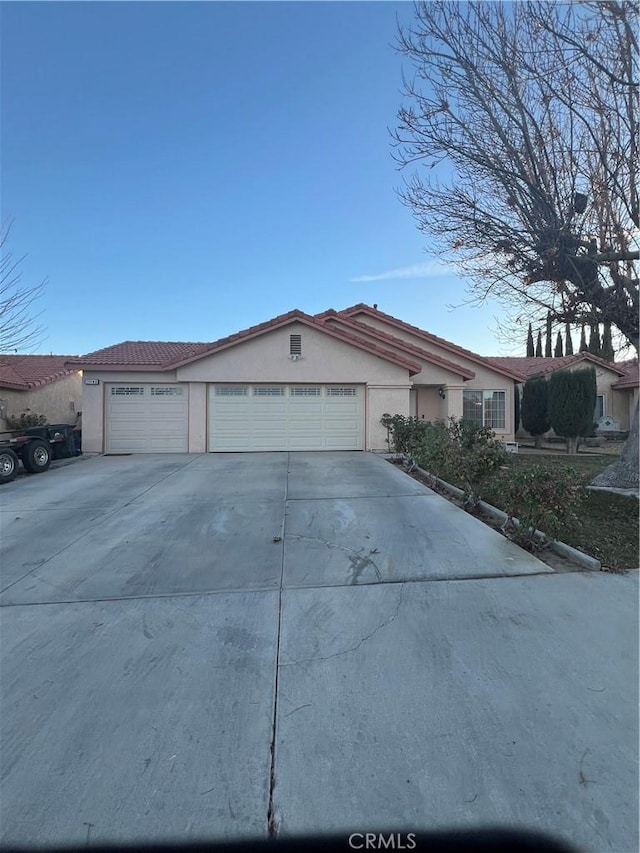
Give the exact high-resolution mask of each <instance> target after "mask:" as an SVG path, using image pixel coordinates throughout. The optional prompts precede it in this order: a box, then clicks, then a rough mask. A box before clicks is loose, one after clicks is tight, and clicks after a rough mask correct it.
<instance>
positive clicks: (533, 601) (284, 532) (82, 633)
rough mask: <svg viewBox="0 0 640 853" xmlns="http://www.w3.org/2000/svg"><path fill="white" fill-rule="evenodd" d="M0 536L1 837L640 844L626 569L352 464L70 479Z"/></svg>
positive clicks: (280, 463)
mask: <svg viewBox="0 0 640 853" xmlns="http://www.w3.org/2000/svg"><path fill="white" fill-rule="evenodd" d="M0 521H1V524H2V528H1V539H0V544H1V552H0V557H1V562H0V569H1V576H2V595H1V597H0V603H1V604H2V605H3V609H2V620H1V625H0V630H1V640H2V645H1V651H2V669H1V675H2V677H1V679H0V690H1V694H2V702H3V708H2V714H1V717H0V726H1V734H2V752H1V753H0V756H1V758H0V772H1V782H0V784H1V788H2V799H1V808H2V813H1V815H0V828H1V832H2V835H1V836H0V840H1V841H2V843H4V844H9V843H14V844H43V843H49V844H52V843H58V844H60V843H75V844H85V843H87V841H88V842H89V844H91V843H101V842H107V841H127V840H128V841H159V840H167V839H177V840H187V839H188V840H199V839H216V838H240V837H244V836H256V835H257V836H265V835H267V834H269V833H271V834H275V833H279V834H281V835H285V834H290V833H297V832H315V831H342V830H354V828H355V829H356V830H358V831H367V830H372V831H374V830H376V829H378V828H390V827H392V828H403V829H406V830H407V831H411V830H414V831H418V830H421V829H422V830H424V829H429V828H434V827H437V828H440V827H443V826H476V825H482V824H496V823H498V824H503V825H509V826H513V825H516V826H526V827H530V828H534V829H545V830H549V831H551V832H553V833H556V834H557V835H559V836H561V837H565V838H567V839H569V840H571V841H573V842H574V843H576V844H578V845H581V846H582V849H584V850H585V851H593V853H596V851H597V853H600V851H619V853H627V851H631V850H636V849H637V848H638V834H637V825H638V809H637V800H638V777H637V764H636V759H637V743H638V711H637V707H638V669H637V667H638V661H637V637H638V633H637V632H638V610H637V601H638V584H637V575H636V574H630V575H627V576H614V575H608V574H606V575H605V574H581V573H575V574H561V575H556V574H555V573H553V572H552V571H551V569H550V568H549V567H548V566H546V565H544V564H543V563H541V562H539V561H538V560H537V559H535V558H534V557H532V556H530V555H528V554H526V553H525V552H523V551H521V550H520V549H518V548H517V547H516V546H515V545H513V544H512V543H510V542H508V541H507V540H505V539H504V538H503V537H501V536H499V535H498V534H497V533H496V532H495V531H493V530H490V529H489V528H487V527H485V526H484V525H482V524H481V522H479V521H478V520H477V519H475V518H473V517H472V516H469V515H467V514H465V513H463V512H462V511H461V510H458V509H457V508H456V507H454V506H453V505H452V504H450V503H449V502H448V501H446V500H444V499H443V498H441V497H439V496H438V495H436V494H434V493H433V492H431V491H430V490H429V489H427V488H426V487H424V486H422V485H421V484H419V483H417V482H416V481H414V480H413V479H411V478H410V477H408V476H406V475H405V474H404V473H402V472H401V471H399V470H397V468H395V467H394V466H392V465H390V464H388V463H387V462H385V461H384V460H383V459H381V458H379V457H376V456H373V455H370V454H361V453H290V454H288V453H271V454H268V453H264V454H246V455H240V454H224V455H209V456H178V455H176V456H173V455H172V456H139V457H136V456H131V457H99V458H95V459H90V460H83V461H82V463H81V464H77V465H68V466H65V467H64V468H61V469H59V470H56V471H50V472H48V473H47V474H45V475H38V476H34V477H27V478H21V479H20V480H16V481H14V483H11V484H8V485H7V486H4V487H2V489H1V490H0Z"/></svg>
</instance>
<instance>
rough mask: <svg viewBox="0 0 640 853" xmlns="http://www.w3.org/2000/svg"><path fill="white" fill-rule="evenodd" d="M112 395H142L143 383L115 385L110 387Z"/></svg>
mask: <svg viewBox="0 0 640 853" xmlns="http://www.w3.org/2000/svg"><path fill="white" fill-rule="evenodd" d="M111 396H112V397H143V396H144V386H143V385H115V386H114V387H113V388H112V389H111Z"/></svg>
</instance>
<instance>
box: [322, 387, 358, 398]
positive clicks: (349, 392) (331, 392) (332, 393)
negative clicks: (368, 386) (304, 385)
mask: <svg viewBox="0 0 640 853" xmlns="http://www.w3.org/2000/svg"><path fill="white" fill-rule="evenodd" d="M355 396H356V389H355V388H327V397H355Z"/></svg>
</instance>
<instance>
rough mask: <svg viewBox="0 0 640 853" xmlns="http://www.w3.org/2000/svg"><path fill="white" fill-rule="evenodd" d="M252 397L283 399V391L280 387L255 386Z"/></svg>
mask: <svg viewBox="0 0 640 853" xmlns="http://www.w3.org/2000/svg"><path fill="white" fill-rule="evenodd" d="M253 396H254V397H284V396H285V390H284V387H282V386H281V385H255V386H254V388H253Z"/></svg>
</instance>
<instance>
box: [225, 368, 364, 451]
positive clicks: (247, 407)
mask: <svg viewBox="0 0 640 853" xmlns="http://www.w3.org/2000/svg"><path fill="white" fill-rule="evenodd" d="M363 396H364V395H363V388H362V386H359V385H276V384H274V385H211V386H209V450H210V451H214V452H215V451H242V450H362V447H363V432H364V425H363V419H364V407H363Z"/></svg>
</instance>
